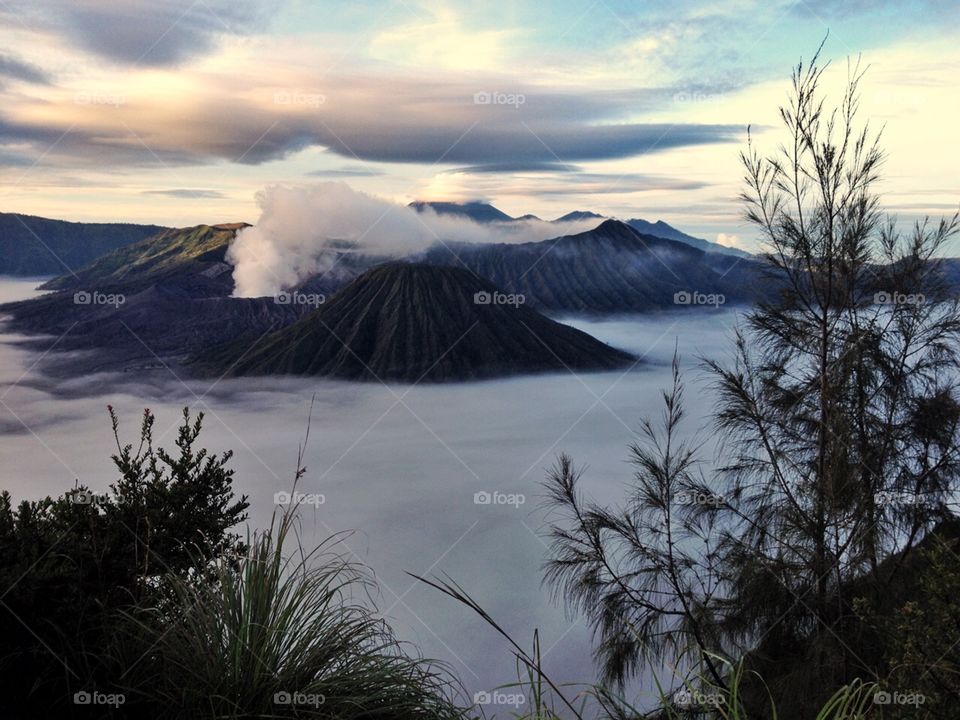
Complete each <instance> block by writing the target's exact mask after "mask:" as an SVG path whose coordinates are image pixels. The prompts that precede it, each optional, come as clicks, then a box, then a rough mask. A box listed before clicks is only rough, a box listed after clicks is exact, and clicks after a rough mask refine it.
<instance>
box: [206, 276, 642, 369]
mask: <svg viewBox="0 0 960 720" xmlns="http://www.w3.org/2000/svg"><path fill="white" fill-rule="evenodd" d="M498 299H500V300H509V299H510V298H509V297H506V296H504V295H503V294H502V293H501V292H500V291H499V290H498V289H497V288H496V287H495V286H494V285H492V284H491V283H489V282H487V281H486V280H482V279H480V278H478V277H476V276H475V275H473V274H472V273H470V272H468V271H466V270H463V269H460V268H452V267H434V266H429V265H417V264H407V263H389V264H386V265H381V266H379V267H377V268H374V269H373V270H370V271H369V272H366V273H364V274H363V275H361V276H360V277H359V278H357V279H356V280H354V281H353V282H351V283H350V284H349V285H347V287H345V288H344V289H343V290H341V291H340V292H339V293H337V295H335V296H334V297H333V299H332V300H331V301H329V302H328V303H326V304H324V305H322V306H321V307H320V308H319V309H317V310H315V311H314V312H312V313H310V314H309V315H306V316H305V317H303V318H302V319H300V320H299V321H297V322H296V323H294V324H292V325H290V326H289V327H286V328H283V329H282V330H279V331H277V332H275V333H272V334H270V335H268V336H266V337H264V338H262V339H261V340H260V341H259V342H258V343H256V344H255V345H254V346H253V347H252V348H251V347H249V346H248V345H246V344H243V343H234V344H231V345H229V346H226V347H222V348H218V349H216V350H214V351H212V352H207V353H202V354H200V355H199V356H198V357H197V364H196V366H197V367H198V368H200V369H202V370H204V371H207V372H212V373H215V374H217V375H220V374H222V373H226V374H228V375H272V374H297V375H321V376H331V377H339V378H346V379H351V380H378V379H380V380H397V381H405V382H418V381H421V380H426V381H431V382H439V381H451V380H475V379H481V378H489V377H496V376H503V375H513V374H518V373H529V372H543V371H557V372H565V371H567V370H606V369H612V368H617V367H622V366H625V365H627V364H629V363H630V362H632V361H633V357H632V356H631V355H629V354H627V353H625V352H622V351H620V350H616V349H614V348H611V347H609V346H608V345H605V344H604V343H602V342H600V341H599V340H596V339H595V338H593V337H591V336H590V335H587V334H586V333H584V332H581V331H579V330H576V329H574V328H571V327H569V326H567V325H561V324H560V323H557V322H554V321H553V320H550V319H549V318H546V317H544V316H543V315H541V314H540V313H538V312H536V311H534V310H532V309H530V308H528V307H525V306H523V305H512V304H502V303H500V302H498V301H497V300H498ZM484 300H487V301H489V302H486V303H485V302H483V301H484Z"/></svg>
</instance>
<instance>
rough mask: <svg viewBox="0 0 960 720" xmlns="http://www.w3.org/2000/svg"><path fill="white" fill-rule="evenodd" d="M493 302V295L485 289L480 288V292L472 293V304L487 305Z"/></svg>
mask: <svg viewBox="0 0 960 720" xmlns="http://www.w3.org/2000/svg"><path fill="white" fill-rule="evenodd" d="M492 302H493V296H492V295H491V294H490V293H488V292H487V291H486V290H481V291H480V292H477V293H474V294H473V304H474V305H489V304H490V303H492Z"/></svg>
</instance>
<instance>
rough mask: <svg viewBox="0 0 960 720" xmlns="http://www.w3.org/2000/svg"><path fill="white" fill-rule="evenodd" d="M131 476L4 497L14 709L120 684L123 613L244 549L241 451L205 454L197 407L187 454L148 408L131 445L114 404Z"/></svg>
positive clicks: (7, 692) (0, 701)
mask: <svg viewBox="0 0 960 720" xmlns="http://www.w3.org/2000/svg"><path fill="white" fill-rule="evenodd" d="M110 417H111V420H112V426H113V433H114V438H115V439H116V442H117V450H118V452H117V454H116V455H114V457H113V461H114V464H115V466H116V468H117V470H118V472H119V473H120V478H119V480H118V481H117V482H116V483H114V484H113V485H111V491H112V492H111V493H109V494H104V495H98V494H95V493H93V492H91V491H90V490H89V489H88V488H86V487H84V486H80V485H78V486H77V487H76V488H74V489H73V490H71V491H70V492H68V493H66V494H64V495H63V496H61V497H59V498H56V499H53V498H50V497H47V498H45V499H43V500H38V501H32V502H31V501H23V502H21V503H20V505H19V506H17V507H16V508H14V506H13V504H12V502H11V498H10V494H9V493H8V492H6V491H4V492H3V493H0V588H2V591H0V592H2V593H3V595H2V600H0V689H2V692H0V707H3V708H4V710H5V712H6V713H7V714H8V715H9V716H13V717H17V715H16V713H23V714H24V716H36V712H35V711H36V710H37V709H38V708H46V709H49V708H51V707H56V706H59V705H61V704H62V705H69V703H70V699H71V696H72V693H73V692H77V691H84V690H86V691H89V690H91V689H93V688H94V687H97V686H98V685H99V686H101V687H102V686H103V685H104V684H105V683H109V682H110V679H111V678H110V677H109V676H110V674H111V673H110V672H108V666H109V656H110V652H109V651H110V647H111V645H112V644H113V643H114V642H115V641H116V640H117V639H118V638H119V637H120V627H119V625H120V620H119V617H120V611H122V610H126V609H129V608H132V607H134V606H137V607H150V606H157V605H158V604H160V603H161V602H162V601H163V599H164V597H165V596H167V594H168V593H167V583H166V582H165V578H166V577H169V576H173V577H182V578H190V577H194V576H196V575H197V574H198V573H199V574H202V573H203V571H204V570H205V569H206V568H207V566H209V565H211V564H212V563H214V562H215V561H216V560H218V559H220V558H222V557H224V556H229V555H232V554H234V553H235V552H236V551H240V550H242V549H243V545H242V543H241V542H240V540H239V538H238V537H237V536H235V535H233V534H231V533H230V528H232V527H233V526H235V525H236V524H237V523H239V522H241V521H242V520H243V519H244V518H245V513H246V509H247V501H246V497H241V498H240V499H235V498H234V496H233V491H232V478H233V471H232V470H231V469H229V468H228V467H227V463H228V462H229V460H230V453H224V454H222V455H220V456H211V455H209V454H208V453H207V451H206V450H196V449H195V443H196V441H197V439H198V436H199V434H200V430H201V425H202V421H203V416H202V414H201V415H198V416H197V418H196V419H195V420H193V421H191V418H190V415H189V412H188V411H187V410H186V409H185V410H184V413H183V423H182V424H181V426H180V429H179V434H178V437H177V441H176V444H177V448H178V452H177V453H175V454H170V453H167V452H165V451H164V450H163V449H156V448H154V447H153V424H154V416H153V414H152V413H151V412H150V411H149V410H147V411H144V415H143V422H142V425H141V429H140V442H139V444H138V446H137V448H136V450H134V447H133V445H121V443H120V440H119V421H118V419H117V416H116V415H115V414H114V412H113V409H112V408H110Z"/></svg>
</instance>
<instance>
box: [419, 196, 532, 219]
mask: <svg viewBox="0 0 960 720" xmlns="http://www.w3.org/2000/svg"><path fill="white" fill-rule="evenodd" d="M407 207H411V208H413V209H414V210H416V211H418V212H423V211H424V210H426V209H428V208H429V209H431V210H433V211H434V212H435V213H437V214H438V215H458V216H460V217H465V218H469V219H470V220H473V221H474V222H478V223H488V222H510V221H511V220H513V218H512V217H510V216H509V215H507V214H506V213H505V212H503V211H502V210H498V209H497V208H495V207H494V206H493V205H490V204H489V203H485V202H468V203H455V202H426V201H419V200H418V201H415V202H412V203H410V204H409V205H408V206H407Z"/></svg>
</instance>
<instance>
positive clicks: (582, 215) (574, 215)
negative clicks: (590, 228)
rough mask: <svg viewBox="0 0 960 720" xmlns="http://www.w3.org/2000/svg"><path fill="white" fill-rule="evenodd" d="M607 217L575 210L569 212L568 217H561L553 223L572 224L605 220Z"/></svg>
mask: <svg viewBox="0 0 960 720" xmlns="http://www.w3.org/2000/svg"><path fill="white" fill-rule="evenodd" d="M604 217H606V215H601V214H599V213H595V212H593V211H591V210H574V211H573V212H568V213H567V214H566V215H561V216H560V217H558V218H556V219H555V220H553V222H572V221H574V220H592V219H596V220H599V219H600V218H604Z"/></svg>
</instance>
